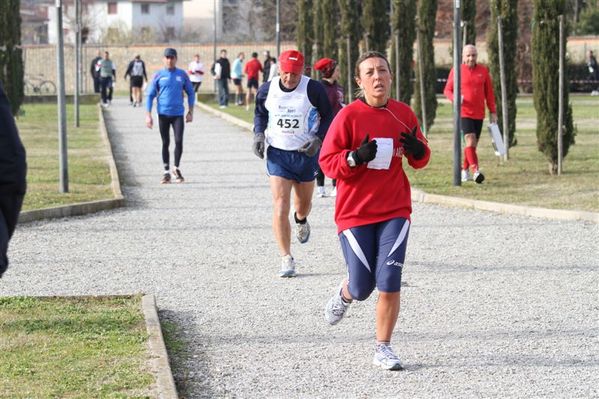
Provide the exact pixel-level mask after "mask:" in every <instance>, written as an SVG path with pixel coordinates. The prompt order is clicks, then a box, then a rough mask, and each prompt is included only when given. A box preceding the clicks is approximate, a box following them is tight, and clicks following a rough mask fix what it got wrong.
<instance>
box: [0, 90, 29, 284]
mask: <svg viewBox="0 0 599 399" xmlns="http://www.w3.org/2000/svg"><path fill="white" fill-rule="evenodd" d="M0 127H1V128H0V278H1V277H2V274H3V273H4V272H5V271H6V269H7V268H8V256H7V253H8V242H9V240H10V239H11V237H12V235H13V233H14V231H15V227H16V225H17V220H18V218H19V212H20V211H21V205H22V204H23V198H24V196H25V191H26V182H25V178H26V175H27V163H26V161H25V148H24V147H23V143H21V139H20V138H19V131H18V130H17V126H16V124H15V119H14V117H13V116H12V113H11V111H10V103H9V102H8V98H7V97H6V94H5V93H4V87H3V86H2V81H0Z"/></svg>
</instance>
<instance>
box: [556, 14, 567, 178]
mask: <svg viewBox="0 0 599 399" xmlns="http://www.w3.org/2000/svg"><path fill="white" fill-rule="evenodd" d="M564 47H565V45H564V16H563V15H560V16H559V72H558V76H559V84H558V96H559V98H558V99H557V175H558V176H560V175H561V174H562V167H563V165H562V163H563V158H564V137H563V136H564Z"/></svg>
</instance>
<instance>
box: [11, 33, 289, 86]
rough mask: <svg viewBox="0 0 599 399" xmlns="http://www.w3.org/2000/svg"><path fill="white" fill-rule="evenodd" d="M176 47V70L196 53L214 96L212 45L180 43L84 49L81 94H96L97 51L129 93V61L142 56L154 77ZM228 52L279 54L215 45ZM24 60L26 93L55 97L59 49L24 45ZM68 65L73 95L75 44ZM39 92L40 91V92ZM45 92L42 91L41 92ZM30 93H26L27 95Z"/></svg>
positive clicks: (261, 46) (255, 46)
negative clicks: (93, 73)
mask: <svg viewBox="0 0 599 399" xmlns="http://www.w3.org/2000/svg"><path fill="white" fill-rule="evenodd" d="M169 46H170V47H173V48H175V49H177V53H178V62H177V67H179V68H181V69H184V70H187V65H188V64H189V63H190V62H191V61H192V60H193V56H194V54H199V55H200V61H201V62H202V63H203V64H204V71H205V74H204V81H203V83H202V86H201V87H200V92H203V93H212V92H213V91H214V79H213V78H212V76H211V75H210V66H211V65H212V63H213V62H214V46H213V45H194V44H179V45H164V44H148V45H132V46H115V45H109V46H103V45H84V46H83V49H82V57H81V60H82V61H81V63H82V66H81V68H82V71H81V74H82V93H83V94H85V93H93V91H94V87H93V79H92V76H91V74H90V67H91V62H92V60H93V59H94V58H95V57H96V55H97V53H98V51H101V52H102V53H103V52H104V51H108V52H109V53H110V58H111V59H112V61H113V62H114V63H115V65H116V85H115V89H116V90H128V88H129V83H128V82H127V83H125V81H124V79H123V76H124V75H125V71H126V69H127V66H128V65H129V62H130V61H131V60H132V59H133V58H134V57H135V55H137V54H139V55H140V56H141V59H142V60H143V61H144V62H145V64H146V70H147V73H148V79H151V77H152V75H153V74H154V73H155V72H156V71H158V70H159V69H161V68H163V63H162V59H163V51H164V48H165V47H169ZM291 48H295V44H294V43H291V42H289V43H281V51H285V50H287V49H291ZM221 49H225V50H227V57H228V58H229V61H231V63H232V62H233V60H234V59H235V58H236V57H237V54H239V53H240V52H243V53H245V61H247V60H249V58H250V57H251V54H252V52H254V51H255V52H257V53H258V59H259V60H260V61H263V59H264V57H263V55H262V53H263V52H264V51H265V50H268V51H270V53H271V55H273V56H274V55H275V54H276V48H275V45H274V43H240V44H236V45H231V44H222V45H220V44H218V45H217V46H216V51H217V57H218V56H219V54H220V50H221ZM23 61H24V63H25V86H26V88H27V87H29V88H28V89H27V90H30V91H34V93H33V94H52V93H49V92H47V90H49V89H47V87H48V86H49V83H50V84H52V86H53V85H54V83H55V81H56V46H53V45H26V46H23ZM64 62H65V90H66V92H67V94H72V93H74V91H75V77H76V66H75V48H74V46H72V45H67V46H65V48H64ZM43 82H48V83H46V84H45V85H44V88H43V90H42V88H41V87H40V85H41V83H43ZM36 90H39V92H37V91H36ZM42 91H43V92H42ZM26 94H27V93H26Z"/></svg>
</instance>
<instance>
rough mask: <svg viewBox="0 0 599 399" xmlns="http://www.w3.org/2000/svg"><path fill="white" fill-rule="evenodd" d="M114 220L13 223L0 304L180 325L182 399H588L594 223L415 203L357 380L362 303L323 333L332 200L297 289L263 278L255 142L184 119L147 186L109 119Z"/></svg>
mask: <svg viewBox="0 0 599 399" xmlns="http://www.w3.org/2000/svg"><path fill="white" fill-rule="evenodd" d="M106 119H107V121H108V124H109V130H110V135H111V139H112V141H113V145H114V147H115V150H116V151H115V153H116V158H117V165H118V167H119V170H120V173H121V179H122V182H123V191H124V194H125V196H126V198H127V207H126V208H124V209H119V210H115V211H110V212H104V213H100V214H96V215H92V216H87V217H78V218H70V219H62V220H55V221H47V222H36V223H31V224H27V225H23V226H20V228H19V229H18V231H17V233H16V235H15V237H14V240H13V242H12V247H11V258H12V262H13V263H12V267H11V269H9V271H8V273H7V275H6V278H5V279H3V280H1V283H0V295H62V294H68V295H73V294H124V293H132V292H146V293H153V294H154V295H155V296H156V297H157V303H158V307H159V308H160V317H161V319H162V320H163V321H166V320H168V321H172V322H174V323H176V324H177V325H178V326H179V332H178V335H179V337H180V338H181V339H182V340H183V342H184V343H185V345H186V348H187V353H183V354H179V355H177V356H176V357H174V358H173V362H174V365H173V366H174V367H173V368H174V373H175V378H176V379H177V381H178V385H179V389H180V392H181V394H182V396H185V397H187V398H212V397H230V398H391V397H420V398H425V397H430V398H439V397H460V398H465V397H501V398H505V397H563V398H573V397H598V396H599V392H598V390H597V387H599V344H598V335H599V334H598V332H599V323H598V314H599V313H598V311H599V295H598V286H599V284H598V283H599V278H598V276H599V270H598V268H599V253H598V249H597V243H598V242H599V232H598V226H597V225H596V224H587V223H581V222H558V221H547V220H541V219H531V218H525V217H513V216H505V215H498V214H492V213H483V212H474V211H469V210H462V209H450V208H442V207H437V206H431V205H422V204H415V212H414V215H413V227H412V230H411V235H410V243H409V246H408V255H407V261H406V266H405V269H404V270H405V271H404V281H405V284H404V289H403V290H402V296H403V298H402V312H401V317H400V322H399V325H398V327H397V329H396V333H395V339H394V341H395V347H396V349H397V350H398V352H399V354H400V356H401V357H402V359H403V361H404V363H405V365H406V367H407V371H403V372H386V371H382V370H379V369H377V368H374V367H373V366H372V365H371V363H370V362H371V357H372V354H373V326H374V324H373V323H374V310H373V309H374V305H375V298H374V297H372V298H370V299H369V300H367V301H365V302H363V303H359V304H355V305H353V306H352V308H351V309H350V313H349V314H348V316H347V319H345V320H343V322H342V323H340V324H339V325H337V326H335V327H330V326H328V325H326V324H325V322H324V319H323V313H322V309H323V305H324V304H325V303H326V301H327V300H328V298H329V297H330V295H331V294H332V291H333V290H334V289H335V287H336V286H337V284H338V281H339V279H340V278H341V276H342V274H343V272H344V270H343V269H344V267H343V263H342V257H341V251H340V248H339V245H338V242H337V238H336V235H335V226H334V224H333V206H334V203H333V200H332V199H330V198H325V199H315V202H314V209H313V213H312V215H311V216H310V222H311V224H312V227H313V231H312V236H311V238H310V242H309V243H307V244H305V245H303V246H300V245H299V244H298V243H294V244H293V246H292V250H293V252H294V255H295V257H296V258H297V260H298V263H299V265H298V270H299V273H300V275H299V276H298V277H297V278H295V279H286V280H282V279H280V278H278V277H277V271H278V268H279V257H278V255H277V250H276V247H275V245H274V242H273V238H272V233H271V227H270V224H271V222H270V215H271V204H270V195H269V189H268V182H267V178H266V176H265V173H264V166H263V164H262V162H261V161H259V160H258V159H257V158H255V157H254V155H253V154H252V152H251V151H250V146H251V136H250V135H249V134H248V133H247V132H245V131H242V130H240V129H239V128H237V127H234V126H232V125H229V124H227V123H226V122H224V121H222V120H221V119H219V118H215V117H213V116H210V115H208V114H205V113H201V112H196V120H195V121H194V122H193V123H192V124H189V125H187V128H186V133H185V134H186V136H185V152H184V155H183V161H182V165H181V169H182V171H183V173H184V175H185V176H186V178H187V182H186V183H185V184H181V185H175V184H172V185H160V184H158V182H159V180H160V174H161V161H160V141H159V134H158V132H157V130H156V129H154V130H153V131H150V130H148V129H146V128H145V127H144V124H143V119H144V111H143V110H142V109H139V108H135V109H133V108H130V107H129V106H128V105H126V103H125V102H124V101H123V100H118V101H116V102H115V104H114V106H113V107H112V108H110V109H109V110H108V111H107V117H106Z"/></svg>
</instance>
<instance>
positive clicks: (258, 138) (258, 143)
mask: <svg viewBox="0 0 599 399" xmlns="http://www.w3.org/2000/svg"><path fill="white" fill-rule="evenodd" d="M252 150H253V151H254V154H256V156H257V157H258V158H260V159H264V133H256V134H254V144H253V146H252Z"/></svg>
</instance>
